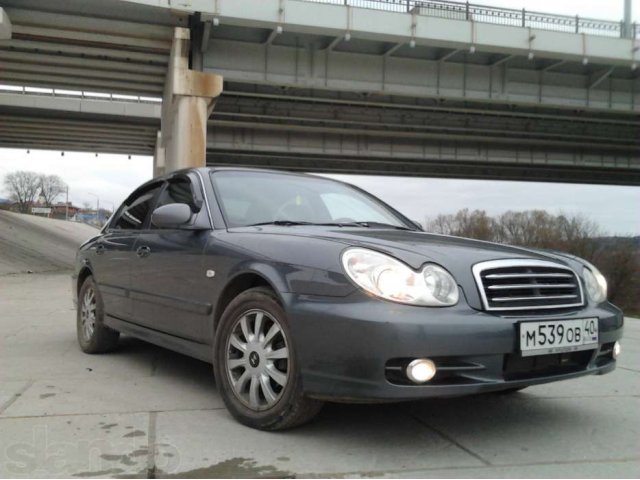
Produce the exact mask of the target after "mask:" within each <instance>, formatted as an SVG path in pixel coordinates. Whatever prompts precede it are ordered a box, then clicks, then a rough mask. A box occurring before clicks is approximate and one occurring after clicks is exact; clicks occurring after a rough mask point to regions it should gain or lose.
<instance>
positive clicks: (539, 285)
mask: <svg viewBox="0 0 640 480" xmlns="http://www.w3.org/2000/svg"><path fill="white" fill-rule="evenodd" d="M575 286H576V284H575V283H527V284H510V283H507V284H504V285H489V286H488V287H487V286H485V288H486V289H488V290H519V289H524V288H526V289H530V288H575Z"/></svg>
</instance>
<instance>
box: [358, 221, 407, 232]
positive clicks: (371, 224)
mask: <svg viewBox="0 0 640 480" xmlns="http://www.w3.org/2000/svg"><path fill="white" fill-rule="evenodd" d="M353 224H357V225H359V226H361V227H366V228H394V229H396V230H408V231H410V232H415V231H417V229H416V228H409V227H403V226H401V225H392V224H391V223H383V222H353Z"/></svg>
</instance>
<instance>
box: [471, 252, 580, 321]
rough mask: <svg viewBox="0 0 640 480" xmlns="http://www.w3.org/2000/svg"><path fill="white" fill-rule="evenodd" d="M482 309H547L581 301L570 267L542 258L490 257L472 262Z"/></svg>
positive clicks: (574, 275) (576, 280)
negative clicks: (499, 258)
mask: <svg viewBox="0 0 640 480" xmlns="http://www.w3.org/2000/svg"><path fill="white" fill-rule="evenodd" d="M473 275H474V277H475V279H476V283H477V284H478V290H479V291H480V296H481V297H482V302H483V305H484V308H485V309H486V310H492V311H496V310H497V311H509V310H511V311H513V310H542V309H544V310H550V309H563V308H571V307H579V306H582V305H583V294H582V285H581V284H580V280H579V279H578V277H577V275H576V274H575V272H574V271H573V270H571V269H570V268H568V267H564V266H562V265H558V264H557V263H553V262H547V261H544V260H494V261H490V262H483V263H479V264H476V265H474V267H473Z"/></svg>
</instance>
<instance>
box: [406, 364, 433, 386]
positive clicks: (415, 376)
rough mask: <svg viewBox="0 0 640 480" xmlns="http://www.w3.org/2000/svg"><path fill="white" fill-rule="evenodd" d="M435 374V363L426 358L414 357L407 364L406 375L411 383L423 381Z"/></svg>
mask: <svg viewBox="0 0 640 480" xmlns="http://www.w3.org/2000/svg"><path fill="white" fill-rule="evenodd" d="M435 374H436V364H435V363H433V361H432V360H429V359H428V358H416V359H415V360H413V361H412V362H411V363H410V364H409V365H407V377H409V380H411V381H412V382H413V383H424V382H428V381H429V380H431V379H432V378H433V377H434V375H435Z"/></svg>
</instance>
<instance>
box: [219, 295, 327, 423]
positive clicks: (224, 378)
mask: <svg viewBox="0 0 640 480" xmlns="http://www.w3.org/2000/svg"><path fill="white" fill-rule="evenodd" d="M252 311H262V312H266V313H267V314H268V315H269V316H270V317H272V318H273V319H276V320H277V322H278V324H279V326H280V327H281V332H282V336H283V337H284V338H285V339H286V346H287V347H288V355H289V356H288V359H287V362H288V363H287V371H288V376H287V381H286V384H285V385H284V386H283V387H282V390H281V391H280V392H279V395H280V397H279V399H278V400H277V401H276V403H275V404H274V405H272V406H267V407H264V409H262V410H259V409H252V408H250V406H248V405H246V402H245V403H243V402H242V401H241V400H240V398H239V396H238V394H236V391H235V389H234V387H233V385H232V383H231V378H230V376H231V375H232V373H230V371H228V370H227V366H228V363H227V357H228V351H227V348H228V346H227V345H228V341H229V339H230V336H231V335H232V334H233V332H234V330H235V328H237V326H238V322H239V321H240V319H241V318H243V317H244V316H246V315H247V313H248V312H252ZM249 357H250V355H248V354H247V358H249ZM261 361H262V360H261ZM214 371H215V376H216V383H217V385H218V389H219V391H220V394H221V396H222V399H223V400H224V403H225V405H226V407H227V409H228V410H229V412H230V413H231V415H233V417H234V418H235V419H236V420H238V421H239V422H240V423H242V424H244V425H247V426H249V427H252V428H256V429H259V430H267V431H275V430H284V429H287V428H292V427H295V426H298V425H302V424H303V423H306V422H308V421H310V420H311V419H312V418H313V417H315V416H316V415H317V414H318V412H319V411H320V409H321V408H322V405H323V402H321V401H319V400H314V399H311V398H308V397H306V396H305V395H304V393H303V391H302V378H301V375H300V370H299V365H298V363H297V360H296V355H295V349H294V346H293V344H292V340H291V334H290V328H289V322H288V319H287V316H286V314H285V312H284V310H283V308H282V306H281V305H280V303H279V302H278V299H277V297H276V296H275V294H274V293H273V291H271V290H270V289H268V288H264V287H257V288H252V289H250V290H246V291H245V292H242V293H241V294H240V295H238V296H237V297H236V298H234V299H233V300H232V301H231V303H229V305H228V306H227V308H226V309H225V311H224V313H223V314H222V318H221V319H220V324H219V325H218V329H217V332H216V339H215V344H214Z"/></svg>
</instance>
